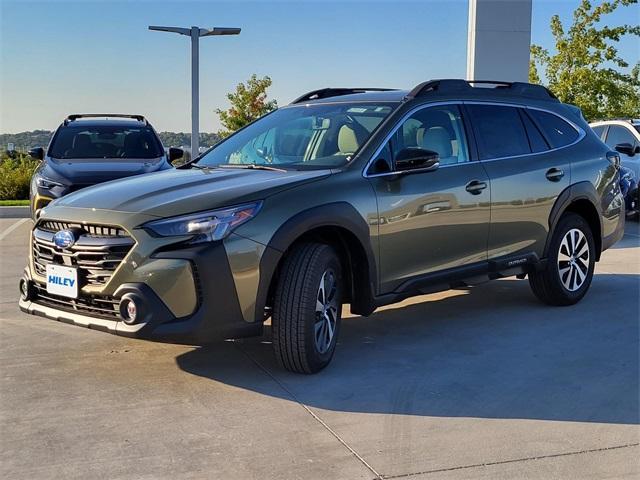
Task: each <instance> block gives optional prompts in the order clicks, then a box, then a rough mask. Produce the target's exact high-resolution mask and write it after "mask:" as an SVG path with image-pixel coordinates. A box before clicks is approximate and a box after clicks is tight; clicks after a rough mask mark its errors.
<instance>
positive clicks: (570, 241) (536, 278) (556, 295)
mask: <svg viewBox="0 0 640 480" xmlns="http://www.w3.org/2000/svg"><path fill="white" fill-rule="evenodd" d="M594 267H595V242H594V240H593V233H592V232H591V228H590V227H589V224H588V223H587V222H586V221H585V219H584V218H582V217H581V216H580V215H577V214H575V213H567V214H565V215H563V216H562V218H561V219H560V221H559V222H558V225H557V226H556V229H555V231H554V233H553V237H552V239H551V243H550V245H549V255H548V261H547V265H546V268H545V269H544V270H543V271H540V272H534V273H531V274H529V284H530V285H531V289H532V290H533V293H534V294H535V295H536V297H538V299H539V300H541V301H543V302H544V303H547V304H549V305H573V304H574V303H577V302H579V301H580V299H582V297H584V295H585V294H586V293H587V290H588V289H589V286H590V285H591V280H592V278H593V271H594Z"/></svg>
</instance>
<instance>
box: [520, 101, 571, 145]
mask: <svg viewBox="0 0 640 480" xmlns="http://www.w3.org/2000/svg"><path fill="white" fill-rule="evenodd" d="M528 112H529V114H530V115H531V117H533V119H534V120H535V122H536V123H537V125H538V127H540V130H541V131H542V133H543V134H544V136H545V137H546V138H547V141H548V142H549V144H550V145H551V147H552V148H559V147H564V146H565V145H569V144H570V143H573V142H575V141H576V140H577V139H578V132H577V131H576V129H575V128H573V127H572V126H571V125H570V124H568V123H567V122H565V121H564V120H562V119H561V118H560V117H558V116H557V115H553V114H552V113H547V112H542V111H540V110H534V109H529V110H528Z"/></svg>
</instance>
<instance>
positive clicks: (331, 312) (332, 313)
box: [271, 243, 342, 373]
mask: <svg viewBox="0 0 640 480" xmlns="http://www.w3.org/2000/svg"><path fill="white" fill-rule="evenodd" d="M341 312H342V268H341V265H340V260H339V258H338V256H337V255H336V253H335V251H334V250H333V248H331V247H330V246H329V245H325V244H322V243H304V244H301V245H299V246H297V247H295V248H294V249H293V250H292V251H291V252H290V254H289V255H288V256H287V258H285V260H284V264H283V266H282V271H281V273H280V275H279V279H278V284H277V286H276V291H275V298H274V303H273V314H272V317H271V321H272V332H273V346H274V350H275V354H276V358H277V360H278V363H280V365H281V366H282V367H284V368H286V369H287V370H290V371H292V372H297V373H316V372H318V371H320V370H322V369H323V368H324V367H326V366H327V365H328V364H329V362H330V361H331V358H332V357H333V352H334V351H335V348H336V341H337V338H338V332H339V330H340V317H341Z"/></svg>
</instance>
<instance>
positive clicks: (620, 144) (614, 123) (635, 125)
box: [589, 119, 640, 179]
mask: <svg viewBox="0 0 640 480" xmlns="http://www.w3.org/2000/svg"><path fill="white" fill-rule="evenodd" d="M589 125H590V126H591V128H592V129H593V131H594V132H596V135H598V136H599V137H600V139H601V140H602V141H603V142H604V143H606V144H607V145H608V146H609V148H611V149H612V150H616V151H617V152H619V153H620V160H621V161H622V165H623V166H625V167H627V168H629V169H630V170H632V171H633V173H634V174H635V176H636V178H637V179H640V120H638V119H635V120H624V119H623V120H603V121H599V122H593V123H590V124H589Z"/></svg>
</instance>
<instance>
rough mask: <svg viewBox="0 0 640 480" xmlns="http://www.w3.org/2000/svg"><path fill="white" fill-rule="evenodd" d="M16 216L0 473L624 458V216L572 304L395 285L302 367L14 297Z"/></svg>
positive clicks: (557, 471)
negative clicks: (398, 300)
mask: <svg viewBox="0 0 640 480" xmlns="http://www.w3.org/2000/svg"><path fill="white" fill-rule="evenodd" d="M18 222H20V223H18ZM29 227H30V221H29V220H26V219H22V220H21V219H17V218H0V246H1V247H2V248H1V250H0V271H1V273H0V282H1V287H2V288H1V289H0V326H1V329H0V332H1V333H0V377H1V380H0V382H1V383H0V422H1V425H0V476H1V477H2V478H12V479H22V478H24V479H35V478H38V479H39V478H51V479H60V478H65V479H74V478H77V479H86V478H105V479H106V478H108V479H113V478H149V479H152V478H153V479H157V478H167V479H176V478H194V479H195V478H197V479H202V478H213V479H236V478H237V479H253V478H255V479H261V480H262V479H270V478H280V479H295V478H305V479H306V478H311V479H316V478H318V479H360V478H362V479H374V478H407V479H410V480H414V479H415V480H417V479H429V480H431V479H450V478H456V479H457V478H487V479H496V478H540V479H552V478H559V479H560V478H562V479H567V478H581V479H587V478H593V479H595V478H598V479H599V478H638V477H639V476H640V460H639V458H640V447H639V443H640V426H639V424H640V411H639V408H640V407H639V405H640V400H639V392H640V381H639V375H640V372H639V343H640V342H639V311H640V304H639V292H640V228H639V227H638V224H637V223H630V224H629V225H628V226H627V234H626V235H625V237H624V239H623V240H622V241H621V242H620V243H619V244H618V245H616V246H615V248H613V249H611V250H609V251H607V252H606V253H605V254H604V255H603V259H602V261H601V262H600V263H599V264H598V265H597V267H596V276H595V278H594V281H593V285H592V287H591V291H590V292H589V293H588V295H587V297H586V298H585V299H584V300H583V301H582V302H581V303H580V304H578V305H576V306H574V307H567V308H553V307H547V306H544V305H541V304H540V303H538V302H537V301H536V300H535V298H534V297H533V295H532V294H531V292H530V290H529V287H528V282H526V281H522V280H516V279H506V280H500V281H496V282H492V283H488V284H485V285H482V286H479V287H475V288H472V289H465V290H455V291H450V292H446V293H442V294H434V295H427V296H423V297H419V298H415V299H411V300H409V301H406V302H403V303H402V304H398V305H394V306H390V307H387V308H384V309H381V310H379V311H377V312H376V313H375V314H374V315H372V316H371V317H369V318H362V317H349V318H346V319H345V320H344V321H343V326H342V332H341V341H340V344H339V346H338V350H337V353H336V357H335V359H334V361H333V363H332V364H331V365H330V367H329V368H328V369H326V370H325V371H323V372H321V373H320V374H318V375H315V376H299V375H293V374H288V373H286V372H283V371H281V370H279V369H278V367H277V366H276V364H275V359H274V358H273V355H272V353H271V345H270V344H269V341H270V340H269V335H268V334H267V335H265V336H264V337H262V338H257V339H249V340H241V341H227V342H220V343H218V344H215V345H211V346H208V347H202V348H194V347H186V346H177V345H165V344H160V343H152V342H146V341H138V340H131V339H126V338H120V337H115V336H111V335H108V334H105V333H101V332H97V331H93V330H87V329H82V328H79V327H74V326H70V325H66V324H62V323H57V322H54V321H50V320H46V319H42V318H39V317H32V316H28V315H24V314H22V313H20V312H19V310H18V307H17V305H16V301H17V295H18V293H17V282H18V278H19V275H20V273H21V271H22V268H23V265H24V262H25V256H26V254H27V238H28V232H29Z"/></svg>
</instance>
